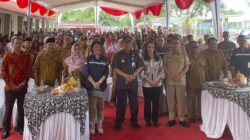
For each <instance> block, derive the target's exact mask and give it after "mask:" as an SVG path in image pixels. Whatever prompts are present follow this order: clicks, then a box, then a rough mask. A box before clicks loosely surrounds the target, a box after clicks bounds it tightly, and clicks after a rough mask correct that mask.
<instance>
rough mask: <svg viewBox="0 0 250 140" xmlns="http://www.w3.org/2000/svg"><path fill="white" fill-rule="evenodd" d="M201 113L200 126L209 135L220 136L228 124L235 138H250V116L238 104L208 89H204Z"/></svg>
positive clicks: (235, 139) (248, 139) (240, 139)
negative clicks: (218, 96) (214, 95)
mask: <svg viewBox="0 0 250 140" xmlns="http://www.w3.org/2000/svg"><path fill="white" fill-rule="evenodd" d="M249 94H250V93H249ZM201 115H202V122H203V123H202V125H201V127H200V128H201V130H202V131H203V132H204V133H205V134H206V136H207V137H209V138H220V137H221V136H222V135H223V132H224V129H225V127H226V125H227V126H228V127H229V130H230V132H231V134H232V136H233V139H234V140H250V117H249V116H248V115H247V113H246V112H244V111H243V110H242V108H241V107H240V106H239V105H238V104H236V103H234V102H232V101H229V100H227V99H222V98H214V97H213V96H212V95H211V93H210V92H209V91H208V90H203V91H202V95H201Z"/></svg>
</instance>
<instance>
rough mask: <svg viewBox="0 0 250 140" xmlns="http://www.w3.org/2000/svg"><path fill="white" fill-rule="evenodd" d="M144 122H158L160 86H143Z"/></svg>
mask: <svg viewBox="0 0 250 140" xmlns="http://www.w3.org/2000/svg"><path fill="white" fill-rule="evenodd" d="M142 90H143V96H144V119H145V122H150V121H151V120H152V121H153V122H158V118H159V96H160V92H161V87H149V88H148V87H143V88H142Z"/></svg>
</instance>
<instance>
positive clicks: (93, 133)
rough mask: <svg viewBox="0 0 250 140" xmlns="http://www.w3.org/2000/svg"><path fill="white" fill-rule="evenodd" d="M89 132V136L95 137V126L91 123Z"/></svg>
mask: <svg viewBox="0 0 250 140" xmlns="http://www.w3.org/2000/svg"><path fill="white" fill-rule="evenodd" d="M89 132H90V134H91V135H95V124H94V123H93V122H90V124H89Z"/></svg>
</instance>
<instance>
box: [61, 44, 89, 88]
mask: <svg viewBox="0 0 250 140" xmlns="http://www.w3.org/2000/svg"><path fill="white" fill-rule="evenodd" d="M85 62H86V59H85V57H84V56H83V55H82V51H81V47H80V45H79V44H74V45H73V46H72V47H71V55H70V56H69V57H67V58H66V59H65V60H64V63H63V64H64V70H63V79H64V80H65V79H67V78H69V77H70V76H73V77H74V78H75V79H80V82H81V86H83V82H84V75H83V65H84V64H85Z"/></svg>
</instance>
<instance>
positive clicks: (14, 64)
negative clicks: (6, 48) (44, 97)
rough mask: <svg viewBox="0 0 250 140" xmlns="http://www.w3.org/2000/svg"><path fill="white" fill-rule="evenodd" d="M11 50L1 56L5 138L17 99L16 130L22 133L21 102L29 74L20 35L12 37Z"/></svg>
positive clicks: (28, 64) (7, 134)
mask: <svg viewBox="0 0 250 140" xmlns="http://www.w3.org/2000/svg"><path fill="white" fill-rule="evenodd" d="M11 42H12V47H13V50H12V52H7V53H6V54H5V56H4V58H3V62H2V63H3V64H2V68H1V72H2V77H3V80H4V81H5V83H6V85H5V87H4V91H5V114H4V119H3V134H2V138H3V139H4V138H7V137H8V136H9V131H10V128H11V127H10V123H11V115H12V110H13V105H14V103H15V100H16V99H17V109H18V131H19V132H20V134H22V133H23V127H24V109H23V102H24V97H25V94H26V92H27V87H28V81H29V78H30V76H31V70H32V66H31V56H30V54H28V53H26V52H23V51H22V47H23V40H22V38H20V37H14V38H13V39H12V41H11Z"/></svg>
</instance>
